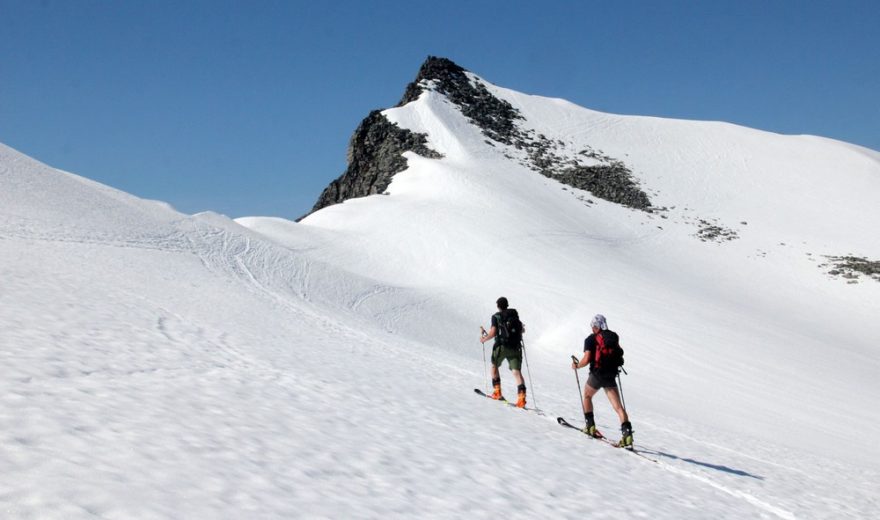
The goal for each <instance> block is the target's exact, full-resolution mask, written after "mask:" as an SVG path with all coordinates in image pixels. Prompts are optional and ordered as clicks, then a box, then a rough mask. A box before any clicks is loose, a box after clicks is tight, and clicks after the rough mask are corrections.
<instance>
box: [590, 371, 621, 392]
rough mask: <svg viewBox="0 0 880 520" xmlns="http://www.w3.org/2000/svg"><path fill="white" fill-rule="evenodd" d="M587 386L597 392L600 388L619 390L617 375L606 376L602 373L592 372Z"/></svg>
mask: <svg viewBox="0 0 880 520" xmlns="http://www.w3.org/2000/svg"><path fill="white" fill-rule="evenodd" d="M587 384H588V385H590V387H592V388H595V389H596V390H598V389H600V388H617V374H616V373H615V374H604V373H602V372H590V377H588V378H587Z"/></svg>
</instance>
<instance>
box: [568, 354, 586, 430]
mask: <svg viewBox="0 0 880 520" xmlns="http://www.w3.org/2000/svg"><path fill="white" fill-rule="evenodd" d="M571 362H572V363H574V364H575V366H577V364H578V358H576V357H574V356H571ZM574 379H575V381H577V385H578V399H580V400H581V413H582V414H583V413H584V394H582V393H581V378H580V377H579V376H578V371H577V368H575V369H574ZM584 426H586V418H584Z"/></svg>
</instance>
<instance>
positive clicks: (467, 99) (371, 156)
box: [312, 56, 651, 212]
mask: <svg viewBox="0 0 880 520" xmlns="http://www.w3.org/2000/svg"><path fill="white" fill-rule="evenodd" d="M425 92H435V93H438V94H440V95H442V96H443V97H444V98H445V99H446V100H447V101H448V102H449V103H451V104H453V105H454V106H456V107H457V108H458V109H459V110H460V111H461V113H462V115H464V116H465V117H466V118H467V119H468V121H469V122H470V123H471V124H472V125H474V126H475V127H476V128H479V130H480V131H481V132H482V134H483V135H484V136H485V137H486V140H485V144H486V146H493V147H494V146H506V147H511V148H513V149H515V150H519V151H523V152H525V154H526V155H525V157H520V158H519V159H518V161H519V162H521V163H522V164H526V165H528V167H530V168H531V169H533V170H534V171H535V172H537V173H540V174H542V175H545V176H547V177H550V178H553V179H556V180H558V181H560V182H562V183H564V184H566V185H569V186H571V187H574V188H579V189H584V190H586V191H589V192H590V193H592V194H593V195H595V196H596V197H599V198H601V199H605V200H609V201H612V202H616V203H619V204H622V205H624V206H628V207H631V208H636V209H641V210H649V209H650V207H651V202H650V200H649V198H648V196H647V195H646V194H645V193H644V192H643V191H641V190H640V189H639V187H638V184H637V182H635V181H634V179H633V176H632V172H631V171H630V170H629V169H628V168H627V166H626V165H625V164H624V163H623V162H622V161H620V160H618V159H614V158H611V157H608V156H605V155H604V154H602V153H601V152H597V151H595V150H594V149H592V148H590V147H589V146H587V147H584V148H583V149H581V150H577V151H574V152H573V153H572V152H567V151H566V150H565V149H564V148H565V147H564V143H562V142H561V141H553V140H550V139H548V138H547V137H546V136H544V135H543V134H538V133H536V131H535V130H533V129H528V128H526V126H525V125H524V124H523V123H524V122H525V119H526V118H525V117H524V116H523V114H522V113H521V111H520V110H518V109H516V108H514V107H513V105H511V103H510V102H508V101H506V100H503V99H500V98H499V97H497V96H495V95H493V94H492V93H491V92H490V91H489V89H488V88H487V83H486V82H485V81H483V80H482V79H480V78H479V77H477V76H475V75H474V74H472V73H470V72H469V71H467V70H466V69H464V68H462V67H460V66H459V65H457V64H455V63H454V62H453V61H451V60H449V59H446V58H438V57H434V56H429V57H428V59H427V60H425V62H424V63H423V64H422V66H421V67H420V69H419V72H418V74H417V75H416V78H415V80H413V81H412V82H411V83H410V84H409V85H407V87H406V90H405V92H404V95H403V98H402V99H401V101H400V103H399V104H398V105H397V106H398V107H401V106H405V105H407V104H408V103H412V102H415V101H417V100H418V99H419V98H420V97H421V96H422V94H424V93H425ZM404 152H414V153H417V154H419V155H421V156H423V157H430V158H440V157H442V155H441V154H439V153H437V152H436V151H434V150H432V149H430V148H429V147H426V146H425V135H424V134H421V133H413V132H409V131H407V130H404V129H401V128H399V127H398V126H396V125H394V124H393V123H391V122H389V121H388V119H387V118H386V117H384V116H383V115H382V113H381V112H379V111H374V112H372V113H370V115H369V116H367V117H366V118H365V119H364V120H363V121H362V122H361V124H360V126H358V128H357V130H356V131H355V133H354V136H352V138H351V142H350V144H349V150H348V168H347V169H346V171H345V173H343V174H342V176H340V177H339V178H338V179H336V180H334V181H333V182H332V183H330V185H329V186H328V187H327V188H326V189H325V190H324V191H323V192H322V193H321V196H320V197H319V198H318V201H317V203H316V204H315V206H314V207H313V208H312V212H314V211H317V210H319V209H321V208H324V207H327V206H329V205H332V204H337V203H340V202H343V201H345V200H347V199H350V198H356V197H363V196H367V195H373V194H376V193H382V192H383V191H384V190H385V188H387V186H388V184H390V182H391V179H392V178H393V176H394V175H395V174H397V173H399V172H401V171H403V170H404V169H405V168H406V161H405V160H402V159H401V158H400V156H401V154H403V153H404ZM511 160H513V158H512V157H511Z"/></svg>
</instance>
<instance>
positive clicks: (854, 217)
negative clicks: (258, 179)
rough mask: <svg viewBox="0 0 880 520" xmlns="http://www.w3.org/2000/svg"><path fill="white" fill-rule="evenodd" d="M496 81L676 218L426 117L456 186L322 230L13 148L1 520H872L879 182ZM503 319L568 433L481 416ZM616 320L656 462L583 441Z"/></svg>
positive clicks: (424, 177)
mask: <svg viewBox="0 0 880 520" xmlns="http://www.w3.org/2000/svg"><path fill="white" fill-rule="evenodd" d="M473 81H479V82H481V83H482V84H484V85H485V86H486V88H487V89H489V91H490V92H491V93H492V94H493V95H494V96H497V97H498V98H499V99H502V100H506V101H508V102H509V103H510V104H511V106H512V107H514V108H515V109H516V110H518V111H519V113H521V114H522V116H523V117H522V119H521V120H519V121H518V123H517V124H518V125H520V128H521V129H522V131H523V132H524V133H526V132H528V131H531V132H532V133H533V135H538V134H542V135H543V136H544V137H545V139H546V140H547V141H552V142H553V143H554V145H553V146H554V150H555V152H554V153H556V154H557V155H559V156H563V157H568V158H571V159H572V160H576V159H578V158H577V154H578V153H579V152H580V151H582V150H585V149H587V148H589V149H590V150H593V151H595V152H596V153H595V154H593V156H592V157H589V158H582V159H580V160H583V161H584V162H585V163H586V162H589V161H598V162H602V161H605V160H607V158H609V157H610V158H613V159H615V160H619V161H622V162H623V163H625V164H626V166H627V167H628V168H629V169H630V170H631V171H632V173H633V176H634V177H635V178H636V180H637V181H638V182H639V183H640V187H641V189H643V190H644V191H645V192H646V193H647V194H648V195H649V196H650V197H651V202H652V204H653V207H654V208H655V210H654V211H653V212H651V213H648V212H645V211H639V210H635V209H629V208H626V207H623V206H620V205H618V204H614V203H611V202H608V201H606V200H603V199H599V198H597V197H594V196H592V195H591V194H590V193H588V192H584V191H581V190H577V189H573V188H570V187H566V186H564V185H562V184H560V183H558V182H557V181H555V180H552V179H550V178H547V177H544V176H541V175H538V174H537V173H535V172H534V171H533V170H532V168H531V167H530V166H529V163H528V161H529V158H528V157H527V156H526V155H525V152H523V150H521V149H517V148H516V146H512V145H510V146H509V145H504V144H502V143H499V142H487V141H491V140H487V137H486V135H485V134H484V133H483V132H481V129H480V128H478V127H477V126H475V125H474V124H473V122H472V121H469V120H468V118H467V117H465V116H464V115H463V114H462V112H461V110H460V108H459V107H458V106H456V105H455V104H453V103H452V102H450V100H449V98H448V97H447V96H444V95H442V94H441V93H438V92H435V91H431V90H430V89H428V90H426V91H425V92H423V93H422V94H421V96H420V97H418V99H417V100H415V101H412V102H409V103H407V104H405V105H403V106H401V107H397V108H394V109H390V110H387V111H385V112H384V114H385V116H386V117H387V118H388V119H389V120H391V121H393V122H395V123H397V124H398V125H399V126H400V127H402V128H406V129H409V130H412V131H414V132H419V133H424V134H426V135H427V143H428V145H429V146H430V147H431V148H432V149H434V150H436V151H438V152H440V153H441V154H443V158H442V159H427V158H424V157H421V156H418V155H415V154H411V153H408V154H407V159H408V165H409V167H408V169H406V170H405V171H403V172H402V173H399V174H398V175H396V176H395V177H394V180H393V182H392V183H391V185H390V186H389V187H388V190H387V191H388V195H376V196H372V197H366V198H359V199H352V200H348V201H346V202H345V203H342V204H337V205H334V206H330V207H327V208H324V209H322V210H320V211H318V212H316V213H313V214H312V215H310V216H309V217H308V218H306V219H305V220H303V221H302V222H301V223H293V222H289V221H285V220H281V219H270V218H246V219H238V221H237V222H233V221H230V220H229V219H227V218H225V217H223V216H220V215H215V214H200V215H195V216H187V215H183V214H180V213H178V212H176V211H174V210H173V209H172V208H170V207H168V206H166V205H163V204H161V203H157V202H152V201H144V200H141V199H138V198H136V197H132V196H130V195H127V194H125V193H121V192H119V191H116V190H113V189H111V188H108V187H105V186H101V185H98V184H96V183H94V182H91V181H88V180H86V179H83V178H81V177H78V176H75V175H71V174H67V173H63V172H59V171H57V170H54V169H52V168H50V167H48V166H46V165H43V164H41V163H39V162H37V161H35V160H33V159H30V158H28V157H25V156H23V155H21V154H19V153H17V152H15V151H14V150H11V149H9V148H7V147H5V146H2V145H0V274H2V285H0V325H2V326H0V355H2V356H3V359H2V361H3V362H2V364H0V367H2V368H0V371H2V372H0V385H2V391H0V464H2V467H3V468H4V471H3V473H2V477H0V510H2V511H3V512H4V515H5V516H6V517H9V518H94V517H99V518H296V517H306V518H316V517H318V518H320V517H327V518H331V517H332V518H386V517H442V518H460V517H463V516H467V517H469V518H470V517H473V518H490V517H491V518H495V517H497V516H499V515H504V516H511V517H514V518H549V517H554V518H555V517H561V518H581V517H584V516H589V517H590V518H597V517H598V518H619V517H622V516H634V515H635V516H646V517H651V518H682V517H685V518H705V517H719V518H752V517H782V518H829V517H853V518H865V517H871V516H876V515H877V514H878V504H877V501H876V498H875V484H874V482H875V481H876V480H877V478H878V471H880V449H878V448H877V447H876V446H875V445H874V444H873V443H872V442H871V440H872V439H874V438H877V437H878V432H880V426H878V424H880V405H878V402H877V399H876V395H878V390H880V383H878V381H877V378H876V374H877V373H878V368H880V349H878V347H877V343H878V340H880V326H878V325H877V323H876V318H875V317H876V316H877V315H878V310H880V308H878V307H880V284H878V283H877V282H876V281H874V280H872V279H870V278H868V277H861V278H857V280H858V282H859V283H846V280H845V279H842V278H840V277H833V276H829V275H828V274H827V273H828V271H829V270H830V269H831V267H825V268H820V264H822V263H825V262H826V261H827V259H826V258H825V256H823V255H831V256H843V255H852V256H858V257H866V258H869V259H877V258H880V238H878V235H877V233H876V232H875V231H874V230H875V228H876V227H877V226H876V225H877V223H880V218H878V217H880V211H878V209H877V207H876V206H877V205H876V204H874V203H873V199H874V197H875V196H876V195H877V194H878V193H880V155H878V154H877V153H876V152H873V151H870V150H865V149H860V148H857V147H853V146H850V145H847V144H845V143H839V142H834V141H829V140H826V139H820V138H815V137H793V136H780V135H775V134H768V133H766V132H759V131H756V130H751V129H747V128H742V127H736V126H732V125H727V124H723V123H704V122H688V121H670V120H660V119H653V118H640V117H622V116H614V115H608V114H601V113H597V112H593V111H589V110H586V109H583V108H580V107H576V106H573V105H571V104H569V103H567V102H564V101H561V100H552V99H546V98H540V97H534V96H525V95H522V94H519V93H516V92H512V91H509V90H505V89H502V88H499V87H495V86H492V85H490V84H488V83H485V82H482V80H479V79H478V78H476V77H473ZM600 152H601V153H600ZM701 220H702V221H703V222H701ZM712 226H715V227H712ZM701 230H702V231H701ZM718 230H720V233H719V232H718ZM733 233H735V236H736V238H735V239H733V240H725V239H724V237H725V236H728V237H730V236H732V235H733ZM701 237H702V238H703V239H705V240H707V241H703V240H701V239H700V238H701ZM501 295H505V296H507V297H508V298H509V299H510V300H511V303H512V304H513V306H515V307H516V308H518V309H519V310H520V313H521V314H522V316H523V318H524V321H525V322H526V324H527V326H528V334H527V336H526V345H527V353H528V356H527V359H528V363H529V364H528V368H529V370H528V374H529V375H530V376H531V378H530V380H529V381H527V383H528V384H529V385H530V392H531V394H530V396H531V402H532V404H537V405H538V406H539V407H540V408H542V409H543V410H545V411H546V412H547V415H546V416H539V415H537V414H534V413H529V412H521V411H518V410H513V409H510V408H507V407H503V406H501V405H498V404H497V403H493V402H490V401H488V400H485V399H479V398H477V397H475V396H474V394H473V393H472V391H471V389H472V388H473V387H483V386H485V385H486V378H485V372H484V366H485V365H484V361H483V359H484V358H483V353H482V352H481V349H480V346H479V343H478V342H477V337H478V333H479V325H481V324H482V325H488V323H487V322H488V318H489V315H490V314H491V313H492V312H493V303H494V301H495V299H496V298H497V297H498V296H501ZM597 312H602V313H604V314H605V315H606V316H608V318H609V322H610V325H611V328H613V329H614V330H616V331H617V332H619V333H620V335H621V338H622V342H623V344H624V347H625V348H626V352H627V361H626V366H627V369H628V370H629V373H630V375H628V376H625V377H624V380H623V385H624V394H625V398H626V403H627V406H628V408H629V410H630V413H631V416H632V421H633V424H634V427H635V430H636V443H637V445H638V446H640V447H641V448H642V449H643V450H644V452H645V453H646V454H647V455H648V456H650V457H652V458H654V459H656V460H657V461H658V462H657V463H653V462H649V461H646V460H644V459H641V458H638V457H634V456H632V455H630V454H627V453H624V452H620V451H615V450H612V449H609V448H608V447H607V446H605V445H603V444H601V443H598V442H593V441H590V440H588V439H585V438H583V437H582V436H580V435H579V434H577V433H576V432H573V431H570V430H565V429H562V428H560V427H558V426H557V425H556V421H555V417H556V416H557V415H563V416H566V417H568V418H569V419H571V420H576V419H578V417H579V407H580V403H579V401H578V400H577V396H576V395H575V391H576V389H575V378H574V375H573V374H572V371H571V369H570V366H569V363H568V359H569V356H570V355H571V354H573V353H576V352H578V351H579V350H580V345H581V343H582V341H583V337H584V335H585V334H586V333H587V330H586V329H587V327H586V325H587V323H588V320H589V318H590V317H591V316H592V315H593V314H595V313H597ZM502 377H503V381H504V385H505V391H506V392H508V393H512V392H513V391H514V389H513V384H512V379H511V377H510V375H509V372H508V371H507V369H506V368H503V369H502ZM581 379H582V380H583V378H581ZM596 404H597V416H598V420H599V425H600V427H601V428H602V429H604V430H605V431H606V433H607V434H609V436H611V437H614V432H615V429H616V424H615V418H614V417H613V412H612V411H611V410H610V408H609V406H608V405H607V403H606V402H605V401H604V398H602V397H601V396H598V397H597V400H596ZM598 468H601V469H598Z"/></svg>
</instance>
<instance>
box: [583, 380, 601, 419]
mask: <svg viewBox="0 0 880 520" xmlns="http://www.w3.org/2000/svg"><path fill="white" fill-rule="evenodd" d="M598 391H599V389H598V388H593V387H592V386H590V385H584V413H591V412H592V411H593V396H594V395H596V392H598Z"/></svg>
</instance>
